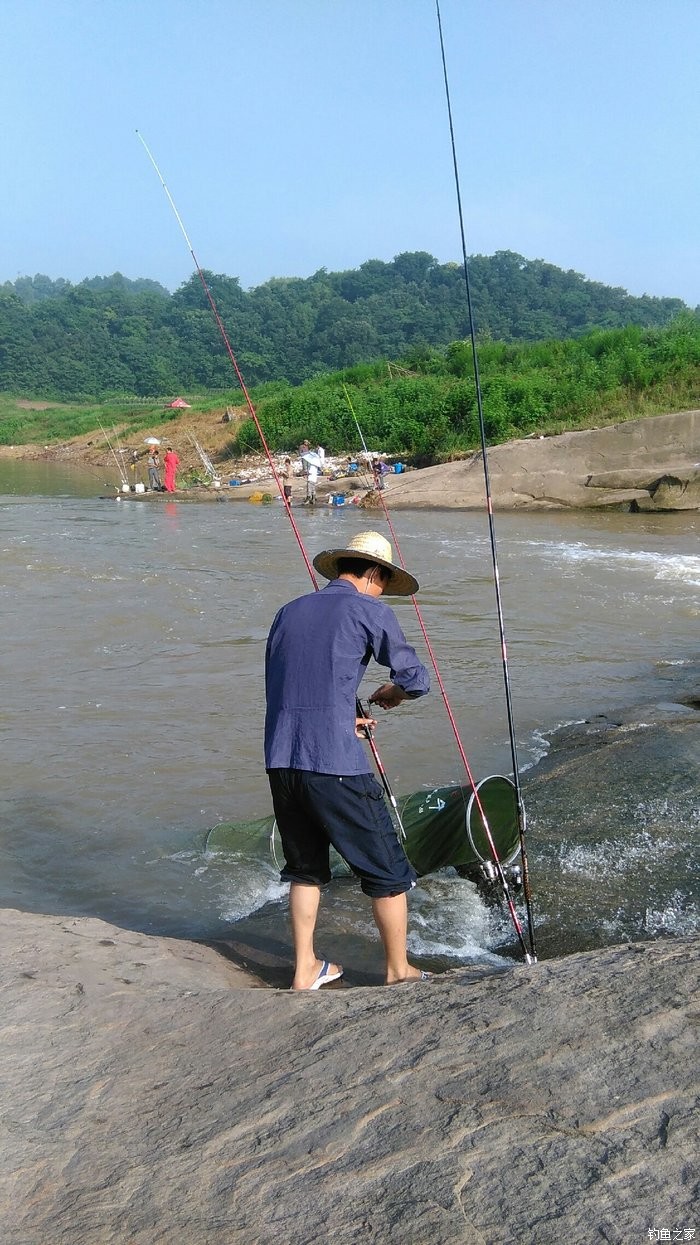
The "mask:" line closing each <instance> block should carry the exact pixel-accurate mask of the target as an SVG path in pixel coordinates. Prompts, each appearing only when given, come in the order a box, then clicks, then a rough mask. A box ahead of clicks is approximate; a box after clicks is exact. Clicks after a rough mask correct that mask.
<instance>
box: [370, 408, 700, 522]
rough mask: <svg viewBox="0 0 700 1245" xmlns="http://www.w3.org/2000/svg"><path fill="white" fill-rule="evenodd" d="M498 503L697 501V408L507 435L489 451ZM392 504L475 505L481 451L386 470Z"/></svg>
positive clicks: (480, 498)
mask: <svg viewBox="0 0 700 1245" xmlns="http://www.w3.org/2000/svg"><path fill="white" fill-rule="evenodd" d="M488 463H489V475H490V480H491V489H492V493H493V500H494V505H495V506H496V507H497V508H498V509H500V510H514V509H528V510H552V509H558V510H562V509H570V508H575V509H591V508H593V509H610V508H612V509H625V510H630V509H631V510H696V509H699V508H700V469H698V468H699V467H700V411H683V412H681V413H680V414H674V415H654V416H652V417H651V418H648V419H636V420H627V421H626V422H624V423H621V424H615V425H613V426H611V427H608V428H594V429H588V430H586V431H585V432H565V433H562V434H561V435H560V436H555V437H530V438H527V439H525V440H522V441H509V442H507V443H506V444H504V445H497V446H494V447H493V448H492V449H489V451H488ZM389 496H390V501H391V505H392V507H401V506H406V507H409V506H410V507H434V506H444V507H450V508H452V507H455V508H460V509H473V508H479V507H481V506H483V504H484V478H483V467H482V461H481V453H476V454H472V455H470V457H469V458H466V459H462V460H461V461H459V462H454V463H446V464H444V465H442V466H440V467H427V468H425V469H424V470H422V471H412V472H409V473H408V474H407V475H404V476H397V477H396V478H393V477H392V482H391V492H390V494H389Z"/></svg>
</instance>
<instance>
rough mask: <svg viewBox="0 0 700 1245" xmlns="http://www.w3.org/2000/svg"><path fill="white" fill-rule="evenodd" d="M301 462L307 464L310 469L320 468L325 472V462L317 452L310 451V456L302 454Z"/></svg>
mask: <svg viewBox="0 0 700 1245" xmlns="http://www.w3.org/2000/svg"><path fill="white" fill-rule="evenodd" d="M301 461H302V462H303V463H306V465H307V466H308V467H318V469H319V471H322V470H323V460H322V459H321V458H320V457H319V455H318V454H317V453H316V451H315V450H309V452H308V454H302V456H301Z"/></svg>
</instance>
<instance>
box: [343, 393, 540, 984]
mask: <svg viewBox="0 0 700 1245" xmlns="http://www.w3.org/2000/svg"><path fill="white" fill-rule="evenodd" d="M343 389H344V390H345V397H346V399H347V403H348V406H349V407H350V410H351V412H352V417H353V419H354V420H355V424H356V425H357V431H358V432H359V434H360V439H361V440H362V444H363V445H365V439H364V437H363V436H362V431H361V429H360V424H359V421H358V419H357V415H356V414H355V409H354V407H353V405H352V401H351V399H350V394H349V393H348V390H347V386H346V385H343ZM379 500H380V502H381V505H382V509H383V511H384V517H385V519H386V521H387V524H388V525H389V531H390V533H391V538H392V540H393V542H394V546H395V548H396V553H397V556H398V559H399V562H400V563H401V566H402V567H403V569H404V570H406V569H407V568H406V563H405V561H404V556H403V553H402V551H401V545H400V544H399V538H398V536H397V535H396V531H395V529H394V525H393V523H392V521H391V516H390V514H389V510H388V507H387V504H386V501H385V500H384V495H383V493H382V492H381V491H380V492H379ZM411 600H412V602H413V608H414V610H415V611H416V618H417V619H418V625H419V627H420V630H421V634H422V636H423V640H424V641H425V646H426V648H427V650H428V656H429V657H430V661H431V664H432V667H433V670H434V671H435V678H436V679H437V682H438V687H439V688H440V694H441V696H442V700H443V704H444V706H445V710H446V712H447V717H448V719H449V722H450V726H451V727H452V732H453V734H454V737H455V741H456V743H457V750H458V752H459V755H460V757H461V760H462V764H463V765H464V768H465V770H466V774H467V778H468V780H469V783H470V785H471V788H472V798H473V800H474V803H475V804H476V807H477V808H478V810H479V816H480V818H481V821H482V826H483V830H484V834H485V835H486V841H487V843H488V845H489V851H490V853H491V857H492V860H493V864H494V868H495V870H496V877H497V879H498V882H499V884H500V886H501V889H502V891H503V898H504V900H505V902H506V906H507V908H508V912H509V913H510V918H511V921H512V922H513V927H514V929H515V932H516V934H517V936H518V941H519V943H520V947H521V950H522V952H523V955H524V957H525V962H526V963H527V964H529V963H530V962H531V960H532V959H533V958H535V953H534V948H532V953H531V952H530V951H529V950H528V948H527V946H526V943H525V939H524V937H523V930H522V925H521V924H520V920H519V918H518V914H517V912H516V910H515V904H514V903H513V899H512V897H511V894H510V887H509V886H508V879H507V877H506V875H505V872H504V870H503V866H502V864H501V861H500V857H499V855H498V849H497V847H496V844H495V843H494V840H493V835H492V834H491V828H490V826H489V823H488V818H487V816H486V811H485V809H484V806H483V804H482V801H481V798H480V795H479V790H478V784H477V782H476V780H475V778H474V775H473V774H472V770H471V766H470V765H469V760H468V758H467V754H466V751H465V749H464V745H463V743H462V739H461V736H460V733H459V727H458V725H457V721H456V718H455V716H454V713H453V712H452V707H451V705H450V701H449V697H448V695H447V689H446V687H445V684H444V682H443V678H442V675H441V673H440V668H439V666H438V663H437V658H436V656H435V651H434V649H433V646H432V644H431V643H430V638H429V636H428V632H427V628H426V626H425V622H424V620H423V615H422V613H421V609H420V606H419V604H418V602H417V600H416V597H415V595H412V596H411ZM515 790H516V801H517V809H518V823H520V815H521V802H520V800H519V798H518V794H517V792H518V789H517V787H516V788H515ZM462 798H464V797H462ZM521 850H522V849H521ZM531 941H532V940H531Z"/></svg>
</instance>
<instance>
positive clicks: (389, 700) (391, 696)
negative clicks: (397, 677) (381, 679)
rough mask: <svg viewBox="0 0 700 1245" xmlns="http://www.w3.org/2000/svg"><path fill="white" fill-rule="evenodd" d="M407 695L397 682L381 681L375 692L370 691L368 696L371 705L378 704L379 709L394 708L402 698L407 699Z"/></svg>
mask: <svg viewBox="0 0 700 1245" xmlns="http://www.w3.org/2000/svg"><path fill="white" fill-rule="evenodd" d="M407 699H408V696H407V694H406V692H405V691H404V690H403V688H402V687H399V685H398V683H382V686H381V687H378V688H377V690H376V692H372V695H371V696H370V698H369V703H370V704H371V705H379V708H380V709H395V708H396V706H397V705H400V704H401V701H402V700H407Z"/></svg>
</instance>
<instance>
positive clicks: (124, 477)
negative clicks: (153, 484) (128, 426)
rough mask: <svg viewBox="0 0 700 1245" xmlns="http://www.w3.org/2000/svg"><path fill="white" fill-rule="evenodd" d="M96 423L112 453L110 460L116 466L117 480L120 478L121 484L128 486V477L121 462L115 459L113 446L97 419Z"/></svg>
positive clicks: (115, 454)
mask: <svg viewBox="0 0 700 1245" xmlns="http://www.w3.org/2000/svg"><path fill="white" fill-rule="evenodd" d="M97 422H98V424H99V425H100V428H101V429H102V435H103V437H104V439H105V441H106V442H107V444H108V446H109V448H110V450H111V451H112V458H113V459H114V461H115V463H116V464H117V471H118V472H119V478H120V480H121V482H122V484H127V485H128V483H129V477H128V475H127V474H126V469H125V467H124V463H123V462H122V461H120V460H119V458H118V457H117V453H116V450H115V448H114V446H113V445H112V442H111V441H110V439H109V437H108V436H107V433H106V432H105V430H104V428H103V427H102V424H101V423H100V421H99V419H98V421H97Z"/></svg>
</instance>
